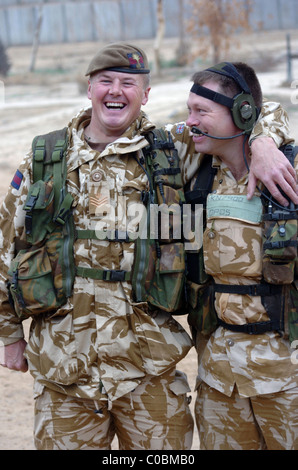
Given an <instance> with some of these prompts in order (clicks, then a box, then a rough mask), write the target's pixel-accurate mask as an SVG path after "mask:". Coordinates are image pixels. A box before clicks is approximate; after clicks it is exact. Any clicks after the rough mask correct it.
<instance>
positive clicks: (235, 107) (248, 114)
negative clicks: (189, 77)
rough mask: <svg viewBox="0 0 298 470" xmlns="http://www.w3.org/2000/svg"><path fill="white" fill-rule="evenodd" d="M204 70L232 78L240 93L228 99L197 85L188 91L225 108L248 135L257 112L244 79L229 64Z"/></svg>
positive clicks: (225, 63)
mask: <svg viewBox="0 0 298 470" xmlns="http://www.w3.org/2000/svg"><path fill="white" fill-rule="evenodd" d="M206 70H208V71H210V72H214V73H219V74H220V75H225V76H226V77H229V78H232V79H233V80H234V81H235V82H236V83H237V85H238V86H239V87H240V89H241V90H242V91H241V92H240V93H239V94H237V95H235V96H234V97H233V98H229V97H227V96H225V95H222V94H221V93H217V92H215V91H213V90H210V89H209V88H205V87H203V86H201V85H197V84H193V86H192V88H191V90H190V91H191V92H192V93H196V94H197V95H200V96H203V97H204V98H207V99H210V100H212V101H215V102H217V103H219V104H222V105H224V106H227V107H228V108H229V109H230V111H231V115H232V118H233V121H234V123H235V125H236V126H237V127H238V128H239V129H241V130H243V131H244V133H245V134H249V133H250V132H251V130H252V128H253V126H254V123H255V122H256V120H257V119H258V115H259V110H258V108H257V107H256V105H255V102H254V99H253V97H252V94H251V91H250V89H249V87H248V85H247V83H246V81H245V80H244V78H243V77H242V76H241V75H240V74H239V72H238V71H237V69H236V67H234V65H233V64H231V63H230V62H222V63H220V64H217V65H214V66H213V67H210V68H208V69H206Z"/></svg>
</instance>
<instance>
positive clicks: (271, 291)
mask: <svg viewBox="0 0 298 470" xmlns="http://www.w3.org/2000/svg"><path fill="white" fill-rule="evenodd" d="M280 291H281V286H278V285H276V284H267V283H262V284H250V285H245V286H243V285H230V284H214V292H220V293H227V294H240V295H245V294H247V295H251V296H258V295H263V296H264V295H276V294H279V293H280Z"/></svg>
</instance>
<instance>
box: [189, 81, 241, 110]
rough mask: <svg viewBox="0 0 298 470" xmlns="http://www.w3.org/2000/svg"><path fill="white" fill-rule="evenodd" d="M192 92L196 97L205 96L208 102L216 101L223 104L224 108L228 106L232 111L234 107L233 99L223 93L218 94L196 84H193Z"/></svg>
mask: <svg viewBox="0 0 298 470" xmlns="http://www.w3.org/2000/svg"><path fill="white" fill-rule="evenodd" d="M190 91H191V92H192V93H195V94H196V95H199V96H203V97H204V98H207V99H208V100H211V101H215V102H216V103H219V104H222V105H223V106H227V107H228V108H229V109H232V107H233V103H234V100H233V98H228V97H227V96H225V95H222V94H221V93H217V92H216V91H213V90H210V89H209V88H206V87H204V86H201V85H197V84H196V83H194V84H193V86H192V87H191V89H190Z"/></svg>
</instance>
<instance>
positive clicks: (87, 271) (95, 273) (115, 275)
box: [76, 266, 131, 282]
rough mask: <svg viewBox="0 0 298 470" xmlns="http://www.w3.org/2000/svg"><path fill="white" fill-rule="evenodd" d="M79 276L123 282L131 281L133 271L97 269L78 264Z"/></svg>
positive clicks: (77, 272)
mask: <svg viewBox="0 0 298 470" xmlns="http://www.w3.org/2000/svg"><path fill="white" fill-rule="evenodd" d="M76 274H77V276H81V277H86V278H88V277H89V278H91V279H95V280H99V281H111V282H119V281H120V282H121V281H122V282H123V281H130V279H131V272H128V271H123V270H117V269H96V268H84V267H81V266H77V268H76Z"/></svg>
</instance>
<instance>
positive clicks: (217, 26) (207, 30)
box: [187, 0, 252, 63]
mask: <svg viewBox="0 0 298 470" xmlns="http://www.w3.org/2000/svg"><path fill="white" fill-rule="evenodd" d="M189 2H190V5H191V8H192V16H191V19H190V20H189V22H188V28H187V29H188V32H189V35H190V37H191V39H192V41H193V43H194V44H195V46H194V49H193V53H192V57H191V59H193V58H194V56H201V57H203V58H205V57H207V55H208V54H209V51H210V47H211V50H212V57H213V59H212V60H213V62H215V63H216V62H219V61H220V60H221V59H222V57H223V56H224V55H225V54H226V53H227V52H228V51H229V49H230V46H231V41H232V40H233V41H234V35H235V33H236V32H238V31H240V30H249V29H250V26H249V13H250V10H251V6H252V5H251V0H245V1H244V2H243V0H229V1H226V0H208V1H206V0H189Z"/></svg>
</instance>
